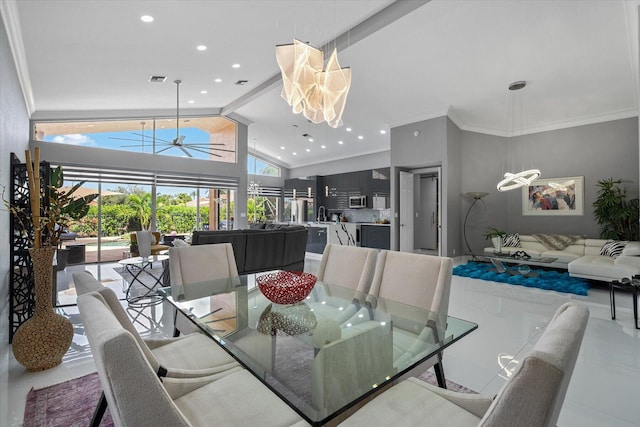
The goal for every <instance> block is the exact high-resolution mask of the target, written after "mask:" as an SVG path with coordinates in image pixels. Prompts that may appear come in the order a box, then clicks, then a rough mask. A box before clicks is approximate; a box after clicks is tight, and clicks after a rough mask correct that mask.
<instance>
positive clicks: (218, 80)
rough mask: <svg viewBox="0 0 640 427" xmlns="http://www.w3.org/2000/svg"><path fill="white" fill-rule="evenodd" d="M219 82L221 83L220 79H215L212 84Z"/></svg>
mask: <svg viewBox="0 0 640 427" xmlns="http://www.w3.org/2000/svg"><path fill="white" fill-rule="evenodd" d="M221 81H222V79H220V78H217V79H215V80H214V82H216V83H220V82H221Z"/></svg>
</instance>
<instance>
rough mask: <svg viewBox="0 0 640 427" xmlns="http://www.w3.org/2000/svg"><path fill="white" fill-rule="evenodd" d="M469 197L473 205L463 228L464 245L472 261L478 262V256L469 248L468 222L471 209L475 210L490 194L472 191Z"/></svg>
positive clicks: (468, 194)
mask: <svg viewBox="0 0 640 427" xmlns="http://www.w3.org/2000/svg"><path fill="white" fill-rule="evenodd" d="M466 194H467V196H469V197H471V198H472V199H473V203H471V206H469V210H467V214H466V215H465V217H464V225H463V227H462V234H463V236H464V243H465V245H467V252H468V253H469V254H470V255H471V259H472V260H474V261H475V260H476V256H475V255H474V254H473V251H472V250H471V246H469V241H468V240H467V220H468V219H469V214H470V213H471V209H473V206H474V205H475V204H476V203H478V201H480V200H482V198H483V197H486V196H488V195H489V193H483V192H475V191H470V192H468V193H466Z"/></svg>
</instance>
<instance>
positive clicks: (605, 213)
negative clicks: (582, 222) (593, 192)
mask: <svg viewBox="0 0 640 427" xmlns="http://www.w3.org/2000/svg"><path fill="white" fill-rule="evenodd" d="M628 182H630V181H628V180H623V179H613V178H608V179H601V180H599V181H598V183H597V184H596V186H597V187H599V190H598V193H597V197H596V200H595V201H594V202H593V214H594V216H595V217H596V221H597V222H598V225H599V226H600V237H601V238H603V239H613V240H639V237H640V236H639V229H638V220H639V219H640V218H639V213H638V198H634V199H629V198H628V195H627V188H626V186H625V185H624V184H625V183H628Z"/></svg>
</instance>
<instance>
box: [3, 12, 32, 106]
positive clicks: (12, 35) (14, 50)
mask: <svg viewBox="0 0 640 427" xmlns="http://www.w3.org/2000/svg"><path fill="white" fill-rule="evenodd" d="M0 15H2V22H3V23H4V27H5V29H6V31H7V39H8V41H9V46H10V48H11V54H12V55H13V62H14V64H15V67H16V72H17V73H18V81H19V82H20V87H21V88H22V96H23V97H24V102H25V105H26V107H27V114H28V115H29V117H31V114H32V113H33V112H34V111H35V101H34V98H33V88H32V86H31V79H30V78H29V68H28V67H27V56H26V54H25V51H24V42H23V41H22V31H21V29H20V17H19V15H18V6H17V1H16V0H3V1H0Z"/></svg>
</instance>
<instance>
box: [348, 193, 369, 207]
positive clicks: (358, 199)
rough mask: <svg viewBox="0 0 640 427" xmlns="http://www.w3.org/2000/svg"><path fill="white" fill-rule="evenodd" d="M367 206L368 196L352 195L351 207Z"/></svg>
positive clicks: (350, 199) (350, 198)
mask: <svg viewBox="0 0 640 427" xmlns="http://www.w3.org/2000/svg"><path fill="white" fill-rule="evenodd" d="M366 207H367V196H350V197H349V208H351V209H357V208H366Z"/></svg>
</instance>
